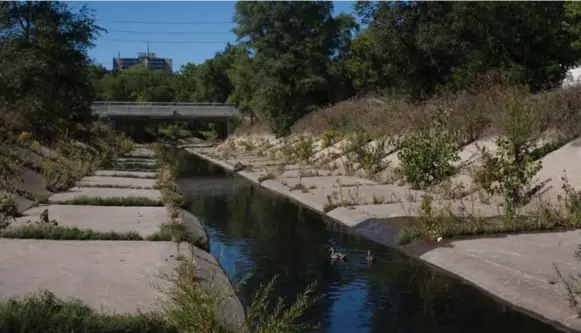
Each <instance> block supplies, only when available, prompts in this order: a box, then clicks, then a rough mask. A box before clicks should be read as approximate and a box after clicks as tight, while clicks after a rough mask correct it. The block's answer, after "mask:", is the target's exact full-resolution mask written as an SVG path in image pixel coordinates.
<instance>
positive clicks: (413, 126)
mask: <svg viewBox="0 0 581 333" xmlns="http://www.w3.org/2000/svg"><path fill="white" fill-rule="evenodd" d="M580 96H581V88H579V87H575V88H569V89H555V90H552V91H547V92H543V93H539V94H532V93H530V92H528V90H526V89H525V88H524V87H515V86H502V85H492V86H489V87H487V88H486V89H481V90H476V91H463V92H460V93H457V94H453V95H450V94H448V95H441V96H439V97H435V98H432V99H429V100H426V101H424V102H422V103H415V104H414V103H409V102H407V101H405V100H401V99H389V98H382V97H373V98H359V99H352V100H348V101H344V102H341V103H338V104H336V105H333V106H331V107H328V108H325V109H322V110H319V111H316V112H313V113H311V114H309V115H307V116H306V117H304V118H303V119H301V120H299V121H298V122H297V123H295V124H294V126H293V133H294V134H293V135H291V136H290V137H286V138H282V139H281V140H279V142H278V143H277V144H275V145H274V146H273V145H269V144H265V143H264V142H262V141H263V140H264V139H258V138H256V137H252V136H250V135H248V136H246V138H244V136H242V138H238V139H236V140H233V139H229V140H227V142H225V143H224V144H222V145H221V146H220V147H219V148H218V149H220V150H222V151H223V152H224V154H226V153H227V154H234V153H235V152H236V151H243V152H244V153H245V154H248V153H252V154H255V155H258V156H268V157H269V158H271V159H276V160H279V161H280V162H282V163H283V164H284V163H286V164H289V163H300V164H304V165H315V166H316V167H317V168H326V169H329V170H331V171H333V172H335V171H336V170H337V167H339V166H342V167H343V171H342V172H344V173H345V174H355V175H357V176H361V177H366V178H369V179H372V180H376V181H380V182H381V183H396V184H398V185H400V186H407V187H408V188H411V189H419V190H423V191H426V192H425V193H426V196H425V197H424V198H423V199H421V200H422V208H421V209H419V211H415V212H410V215H413V216H420V217H421V218H420V219H419V221H420V222H421V223H419V224H414V225H412V226H410V227H409V228H404V230H403V231H402V237H401V242H402V243H407V242H411V241H413V240H415V239H417V238H427V239H436V238H438V237H441V236H445V237H453V236H456V235H466V234H470V235H472V234H480V233H491V232H507V231H522V230H538V229H551V228H554V227H557V226H559V227H566V228H575V227H577V226H578V224H579V223H573V221H576V219H575V217H574V216H576V215H578V212H577V211H576V210H575V209H576V208H575V207H576V206H575V204H572V203H571V202H572V201H574V198H575V197H576V196H578V194H577V192H576V190H575V189H573V188H572V187H571V186H570V185H569V187H568V188H567V189H565V195H564V196H563V198H561V202H562V204H561V205H560V206H561V207H544V208H543V210H539V212H538V214H536V216H541V217H542V222H537V223H533V222H531V221H530V219H529V218H524V217H523V216H522V207H523V206H525V205H526V204H528V203H529V202H530V201H531V200H532V198H533V196H534V195H535V194H536V193H537V192H538V191H539V186H535V185H537V184H536V183H535V175H536V174H537V172H538V171H539V170H540V169H541V168H542V165H541V164H540V160H541V158H542V157H544V156H545V155H547V154H548V153H550V152H552V151H554V150H556V149H558V148H560V147H561V146H562V145H564V144H565V143H568V142H570V141H571V140H572V139H573V138H575V137H577V136H578V135H579V134H580V131H581V126H580V125H581V112H579V111H578V110H579V109H580V107H581V97H580ZM255 129H256V128H255ZM240 131H241V132H242V130H240ZM483 138H494V140H495V142H494V143H495V145H496V146H497V147H498V149H496V150H494V151H491V150H488V149H485V148H482V147H480V148H479V149H480V152H479V156H478V160H479V164H475V165H472V166H470V167H466V166H463V165H462V164H458V163H459V162H460V156H459V153H460V151H461V150H462V148H463V147H464V146H466V145H467V144H470V143H472V142H474V141H476V140H478V139H483ZM342 140H343V141H342ZM340 141H342V142H343V144H342V145H341V146H338V145H337V144H338V142H340ZM540 141H542V142H543V143H542V144H540V145H539V142H540ZM371 142H373V143H371ZM317 146H318V147H319V148H316V147H317ZM331 146H334V148H329V147H331ZM325 149H326V150H327V151H326V152H323V153H322V152H321V151H322V150H325ZM330 149H331V150H330ZM389 154H394V155H397V159H398V160H399V163H398V164H397V165H391V162H390V161H389V160H387V159H386V157H387V155H389ZM234 155H235V154H234ZM459 173H462V174H465V175H467V177H469V178H471V179H472V182H471V184H470V185H469V186H468V187H467V186H465V185H464V184H458V183H453V182H452V181H451V179H452V178H451V177H453V176H455V175H458V174H459ZM338 174H340V173H338ZM276 177H277V174H276V173H273V172H267V173H266V174H264V175H263V176H261V177H260V179H259V181H261V182H262V181H264V180H266V179H275V178H276ZM436 193H437V194H438V195H439V197H440V198H441V199H458V198H462V197H468V196H472V198H473V199H472V200H477V201H478V200H480V202H481V203H483V204H491V201H490V200H491V198H497V199H496V201H495V202H496V203H498V207H497V208H498V212H499V215H501V216H502V217H501V218H497V219H495V220H494V221H493V222H491V221H486V223H484V222H482V221H481V220H482V219H479V218H478V213H477V212H472V214H470V213H469V212H464V216H463V217H462V218H460V219H458V218H455V219H452V218H451V216H455V217H457V215H458V213H456V212H453V211H451V210H450V209H447V210H446V209H440V210H439V211H437V212H435V211H432V210H430V209H431V206H432V205H435V203H436V202H437V201H439V200H440V199H434V198H432V196H434V195H435V194H436ZM327 201H328V202H327V203H326V204H325V207H324V208H325V211H328V210H331V209H333V208H336V207H340V206H347V207H349V206H354V205H360V204H366V203H365V202H360V201H359V199H357V200H356V199H353V198H344V197H340V196H339V194H338V193H335V192H333V193H331V194H329V195H328V200H327ZM412 201H416V202H417V200H412ZM384 202H385V200H381V199H380V198H378V199H375V197H374V200H373V203H374V204H382V203H384ZM428 202H429V203H430V205H427V203H428ZM367 204H370V203H367ZM426 216H430V217H429V218H426ZM537 220H538V219H537ZM422 221H423V222H422ZM426 221H429V223H428V222H426ZM434 221H441V223H440V222H434ZM450 221H453V223H452V222H450ZM424 222H425V223H424ZM408 229H409V230H408ZM410 235H413V237H411V236H410Z"/></svg>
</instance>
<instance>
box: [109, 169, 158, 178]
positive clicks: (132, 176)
mask: <svg viewBox="0 0 581 333" xmlns="http://www.w3.org/2000/svg"><path fill="white" fill-rule="evenodd" d="M119 171H122V170H119ZM103 177H120V178H138V179H155V178H156V177H157V176H156V175H151V176H150V175H143V176H140V175H134V174H130V173H128V174H125V173H114V174H110V175H103Z"/></svg>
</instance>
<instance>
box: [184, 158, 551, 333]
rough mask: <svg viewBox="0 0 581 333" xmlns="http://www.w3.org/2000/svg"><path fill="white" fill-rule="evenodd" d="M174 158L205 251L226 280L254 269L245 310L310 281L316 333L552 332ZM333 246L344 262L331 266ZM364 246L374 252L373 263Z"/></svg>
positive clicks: (258, 191) (418, 265)
mask: <svg viewBox="0 0 581 333" xmlns="http://www.w3.org/2000/svg"><path fill="white" fill-rule="evenodd" d="M173 158H178V159H179V161H180V171H179V177H178V184H179V185H180V188H181V189H182V191H183V192H184V195H185V197H186V200H187V209H188V210H189V211H190V212H191V213H192V214H194V215H195V216H197V217H198V218H199V219H200V220H201V221H202V223H203V224H204V225H205V226H206V228H207V229H208V232H209V234H210V239H211V252H212V254H213V255H215V256H217V257H219V258H220V259H221V263H222V266H223V267H224V269H225V270H226V272H227V273H228V275H229V276H230V277H231V279H232V280H233V281H238V280H240V279H241V278H243V277H245V276H246V275H247V274H248V273H249V272H253V275H252V277H251V278H250V279H249V280H247V281H246V283H245V284H244V285H243V286H242V287H241V289H240V292H239V296H240V298H241V300H242V302H243V303H244V304H246V305H247V304H248V303H249V301H250V299H251V297H252V295H253V293H254V292H255V291H256V289H257V288H258V287H259V285H260V284H265V283H268V282H269V281H270V280H271V279H272V277H273V276H274V275H278V280H277V283H276V285H275V288H274V296H276V297H284V298H285V299H287V300H288V301H289V302H290V301H292V300H294V298H295V297H296V295H297V294H298V293H300V292H302V291H303V290H304V289H305V288H306V287H307V285H309V284H310V283H311V282H313V281H316V282H317V287H316V288H317V292H318V293H319V294H321V295H322V296H323V297H322V299H321V300H320V301H319V302H318V303H316V305H315V306H314V307H312V308H311V309H309V311H308V312H307V313H306V314H305V316H304V320H307V321H309V322H313V323H320V325H321V328H320V329H319V330H318V331H317V332H320V333H323V332H325V333H376V332H377V333H385V332H402V333H412V332H413V333H420V332H426V333H439V332H442V333H454V332H458V333H465V332H471V333H480V332H482V333H484V332H487V333H503V332H507V333H509V332H510V333H515V332H523V333H525V332H526V333H534V332H542V333H549V332H559V331H558V330H557V329H555V328H553V327H552V326H550V325H548V324H545V323H542V322H540V321H538V320H537V319H534V318H532V317H529V316H528V315H525V314H523V313H521V312H518V311H516V310H514V309H513V308H511V307H510V306H508V305H506V304H503V303H501V302H498V301H496V300H495V299H493V298H492V297H490V296H489V295H486V294H485V293H483V292H481V291H480V290H478V289H476V288H475V287H473V286H471V285H468V284H466V283H464V282H462V281H461V280H459V279H456V278H453V277H450V276H448V275H447V274H444V273H442V272H440V271H437V270H435V269H433V268H431V267H429V266H427V265H426V264H424V263H422V262H419V261H418V260H416V259H412V258H409V257H407V256H405V255H404V254H402V253H400V252H398V251H397V250H395V249H391V248H387V247H385V246H383V245H380V244H377V243H374V242H372V241H370V240H367V239H364V238H362V237H359V236H357V235H353V234H351V233H349V232H348V231H347V230H346V228H345V227H343V226H342V225H339V224H337V223H335V222H333V221H331V220H328V219H326V218H324V217H323V216H322V215H320V214H318V213H316V212H313V211H310V210H308V209H306V208H303V207H301V206H299V205H297V204H295V203H293V202H290V201H289V200H287V199H285V198H282V197H280V196H277V195H275V194H273V193H271V192H269V191H268V190H266V189H263V188H260V187H259V186H256V185H253V184H251V183H250V181H248V180H246V179H244V178H242V177H240V176H237V175H233V174H231V173H229V172H226V171H224V170H223V169H222V168H221V167H219V166H216V165H213V164H210V163H208V162H206V161H204V160H202V159H200V158H198V157H196V156H194V155H191V154H189V153H187V152H185V151H178V152H176V153H175V156H174V157H173ZM330 245H334V246H335V247H336V248H337V251H338V252H342V253H345V254H347V259H348V260H347V261H345V262H335V263H332V262H331V260H330V258H329V253H328V249H329V247H330ZM368 249H370V250H372V251H373V252H374V253H375V254H376V255H377V261H376V262H375V263H374V264H372V265H368V264H367V262H366V260H365V255H366V252H367V250H368Z"/></svg>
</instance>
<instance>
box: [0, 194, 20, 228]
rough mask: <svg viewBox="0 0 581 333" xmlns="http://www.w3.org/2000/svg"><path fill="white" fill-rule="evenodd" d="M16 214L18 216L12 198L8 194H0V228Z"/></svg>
mask: <svg viewBox="0 0 581 333" xmlns="http://www.w3.org/2000/svg"><path fill="white" fill-rule="evenodd" d="M16 216H18V210H17V209H16V203H15V202H14V199H13V198H12V197H11V196H8V195H2V196H0V229H3V228H5V227H7V226H8V224H9V223H10V222H9V221H10V219H14V218H15V217H16Z"/></svg>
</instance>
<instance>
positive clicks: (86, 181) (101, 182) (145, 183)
mask: <svg viewBox="0 0 581 333" xmlns="http://www.w3.org/2000/svg"><path fill="white" fill-rule="evenodd" d="M155 182H156V180H155V179H145V178H123V177H106V176H88V177H84V178H83V179H81V180H80V181H79V182H77V185H78V186H81V187H82V186H89V187H90V186H111V187H128V188H129V187H131V188H153V187H154V186H155Z"/></svg>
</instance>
